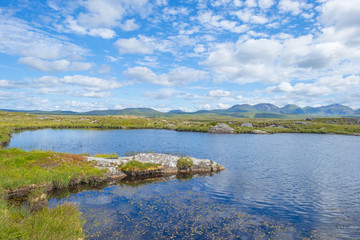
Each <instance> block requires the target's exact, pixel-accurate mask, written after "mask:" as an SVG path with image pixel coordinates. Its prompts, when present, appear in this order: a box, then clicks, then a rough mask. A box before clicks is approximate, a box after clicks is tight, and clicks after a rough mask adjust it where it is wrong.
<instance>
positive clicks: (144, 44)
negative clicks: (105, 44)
mask: <svg viewBox="0 0 360 240" xmlns="http://www.w3.org/2000/svg"><path fill="white" fill-rule="evenodd" d="M115 46H116V47H117V48H118V50H119V53H120V54H126V53H129V54H136V53H139V54H152V53H153V52H154V49H155V48H156V43H155V39H153V38H149V37H145V36H139V37H138V38H129V39H122V38H120V39H118V40H117V41H116V42H115Z"/></svg>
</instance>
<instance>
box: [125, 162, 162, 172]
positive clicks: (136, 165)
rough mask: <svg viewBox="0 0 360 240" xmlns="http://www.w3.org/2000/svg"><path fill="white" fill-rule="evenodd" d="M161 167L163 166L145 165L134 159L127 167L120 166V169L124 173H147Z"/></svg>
mask: <svg viewBox="0 0 360 240" xmlns="http://www.w3.org/2000/svg"><path fill="white" fill-rule="evenodd" d="M159 166H161V164H156V163H143V162H139V161H136V160H135V159H132V160H130V161H129V162H128V163H126V164H125V165H120V166H119V167H118V168H119V169H120V170H123V171H146V170H154V169H157V168H158V167H159Z"/></svg>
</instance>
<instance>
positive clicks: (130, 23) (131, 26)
mask: <svg viewBox="0 0 360 240" xmlns="http://www.w3.org/2000/svg"><path fill="white" fill-rule="evenodd" d="M139 27H140V26H139V25H138V24H136V23H135V19H128V20H126V21H125V22H124V23H122V24H121V25H120V28H121V29H122V30H124V31H127V32H129V31H134V30H136V29H138V28H139Z"/></svg>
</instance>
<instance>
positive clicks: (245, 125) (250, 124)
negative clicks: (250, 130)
mask: <svg viewBox="0 0 360 240" xmlns="http://www.w3.org/2000/svg"><path fill="white" fill-rule="evenodd" d="M241 127H254V126H253V125H252V123H248V122H244V123H242V124H241Z"/></svg>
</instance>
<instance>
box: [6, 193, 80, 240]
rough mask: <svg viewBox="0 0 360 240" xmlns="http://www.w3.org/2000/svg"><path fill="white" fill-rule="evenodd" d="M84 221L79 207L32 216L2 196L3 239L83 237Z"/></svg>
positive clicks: (50, 210) (35, 213)
mask: <svg viewBox="0 0 360 240" xmlns="http://www.w3.org/2000/svg"><path fill="white" fill-rule="evenodd" d="M84 223H85V221H84V219H83V218H82V216H81V213H80V211H79V210H78V209H77V207H76V206H73V205H69V204H64V205H60V206H58V207H56V208H54V209H49V208H44V209H43V210H41V211H39V212H34V213H31V212H30V211H29V210H27V209H25V208H24V207H15V206H10V205H8V203H7V202H6V200H5V199H4V197H0V239H24V240H37V239H39V240H40V239H47V240H52V239H53V240H57V239H69V240H70V239H71V240H72V239H79V238H84V237H85V234H84V232H83V230H82V227H83V225H84Z"/></svg>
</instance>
